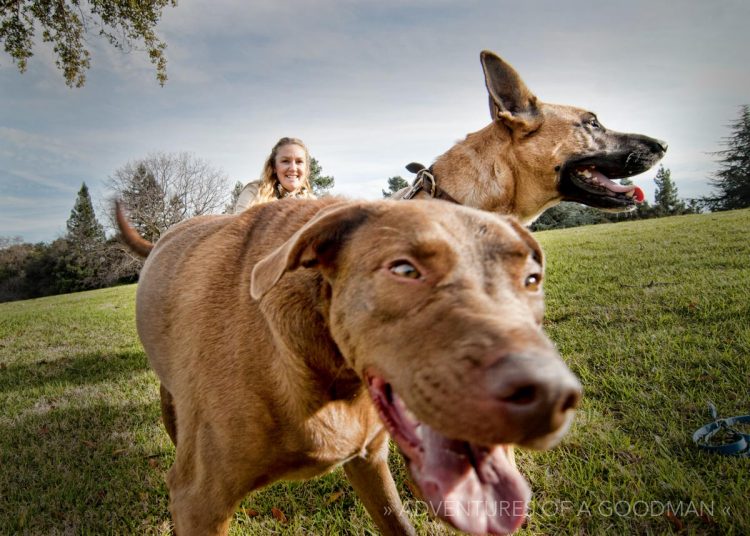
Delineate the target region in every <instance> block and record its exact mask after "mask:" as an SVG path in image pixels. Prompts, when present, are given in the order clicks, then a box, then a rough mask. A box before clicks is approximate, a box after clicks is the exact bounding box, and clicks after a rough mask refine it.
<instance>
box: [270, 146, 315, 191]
mask: <svg viewBox="0 0 750 536" xmlns="http://www.w3.org/2000/svg"><path fill="white" fill-rule="evenodd" d="M273 170H274V172H275V173H276V178H277V179H278V180H279V182H280V183H281V186H283V187H284V189H285V190H286V191H287V192H296V191H297V190H299V189H300V188H302V185H303V184H304V180H305V174H306V173H307V162H306V160H305V150H304V149H303V148H302V147H300V146H299V145H296V144H289V145H282V146H281V147H280V148H279V150H278V151H277V152H276V159H275V161H274V166H273Z"/></svg>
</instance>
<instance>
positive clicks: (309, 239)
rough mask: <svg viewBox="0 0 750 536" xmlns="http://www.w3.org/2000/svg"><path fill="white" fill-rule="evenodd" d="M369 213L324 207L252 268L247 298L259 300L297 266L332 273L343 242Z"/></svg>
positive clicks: (359, 206)
mask: <svg viewBox="0 0 750 536" xmlns="http://www.w3.org/2000/svg"><path fill="white" fill-rule="evenodd" d="M370 214H371V210H370V209H368V208H367V207H365V206H364V205H363V204H362V203H354V204H353V203H346V204H344V205H339V204H337V205H332V206H330V207H327V208H324V209H323V210H321V211H320V212H319V213H318V214H316V215H315V217H314V218H313V219H311V220H310V221H309V222H307V223H306V224H305V225H304V226H303V227H302V228H300V229H299V230H298V231H297V232H296V233H294V234H293V235H292V237H291V238H289V240H287V241H286V242H284V243H283V244H282V245H281V246H279V247H278V248H277V249H276V250H275V251H274V252H272V253H270V254H269V255H268V256H266V257H264V258H263V259H261V260H260V261H259V262H258V263H257V264H256V265H255V267H254V268H253V273H252V276H251V280H250V295H251V296H252V297H253V299H255V300H259V299H260V298H262V297H263V296H264V295H265V294H266V293H267V292H268V291H269V290H271V288H273V286H274V285H275V284H276V283H278V281H279V279H281V276H283V275H284V273H285V272H288V271H291V270H295V269H297V268H299V267H300V266H304V267H305V268H312V267H320V269H321V271H323V272H326V271H330V270H334V269H335V266H336V259H337V257H338V253H339V251H340V250H341V248H342V247H343V245H344V244H345V242H346V239H347V238H348V236H349V235H350V234H351V232H352V231H354V230H355V229H356V228H358V227H359V226H360V225H361V224H362V223H363V222H364V221H365V220H367V218H369V217H370Z"/></svg>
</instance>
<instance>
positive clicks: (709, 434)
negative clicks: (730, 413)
mask: <svg viewBox="0 0 750 536" xmlns="http://www.w3.org/2000/svg"><path fill="white" fill-rule="evenodd" d="M708 410H709V412H710V413H711V417H713V419H714V422H712V423H709V424H707V425H705V426H702V427H701V428H698V430H696V431H695V432H694V433H693V441H694V442H695V444H696V445H698V447H699V448H701V449H703V450H706V451H708V452H714V453H716V454H723V455H724V456H743V457H750V434H744V433H742V432H741V431H739V430H737V429H735V428H732V426H733V425H735V424H750V415H742V416H737V417H729V418H727V419H719V418H717V413H716V406H714V405H713V404H709V405H708ZM720 431H723V432H724V437H723V438H722V440H720V441H712V438H713V437H714V436H715V435H717V434H718V433H719V432H720Z"/></svg>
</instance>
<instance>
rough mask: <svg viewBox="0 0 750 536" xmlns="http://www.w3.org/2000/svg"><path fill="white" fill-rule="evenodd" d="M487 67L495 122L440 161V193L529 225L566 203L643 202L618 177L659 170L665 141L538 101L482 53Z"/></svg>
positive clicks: (613, 206)
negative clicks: (611, 127) (616, 129)
mask: <svg viewBox="0 0 750 536" xmlns="http://www.w3.org/2000/svg"><path fill="white" fill-rule="evenodd" d="M481 62H482V68H483V70H484V78H485V84H486V85H487V92H488V93H489V98H490V115H491V117H492V120H493V121H492V123H491V124H490V125H488V126H487V127H485V128H484V129H482V130H480V131H478V132H475V133H473V134H469V135H468V136H467V137H466V139H465V140H463V141H461V142H458V143H457V144H456V145H454V146H453V147H452V148H450V149H449V150H448V151H447V152H446V153H445V154H443V155H441V156H439V157H438V158H437V160H436V161H435V163H434V164H433V165H432V168H431V170H432V174H433V175H434V177H435V180H436V183H437V184H438V187H439V192H445V193H446V194H448V196H450V197H451V198H453V199H454V200H455V201H457V202H458V203H461V204H463V205H466V206H471V207H476V208H480V209H483V210H488V211H491V212H498V213H501V214H512V215H514V216H516V217H517V218H519V219H520V220H521V221H522V222H523V223H531V222H532V221H533V220H534V219H536V218H537V217H538V216H539V215H540V214H541V213H542V212H544V210H546V209H548V208H550V207H552V206H554V205H556V204H558V203H559V202H560V201H576V202H579V203H584V204H586V205H589V206H592V207H596V208H600V209H605V210H610V211H624V210H631V209H633V208H635V204H636V202H638V201H641V200H643V192H642V191H640V189H639V188H637V187H635V186H623V185H620V184H618V183H616V182H614V181H613V180H612V179H619V178H625V177H632V176H633V175H637V174H638V173H642V172H644V171H646V170H647V169H649V168H650V167H652V166H653V165H654V164H656V162H658V161H659V160H660V159H661V157H662V156H664V153H665V152H666V150H667V144H666V143H665V142H663V141H660V140H656V139H653V138H649V137H647V136H642V135H639V134H623V133H620V132H614V131H611V130H608V129H606V128H604V127H603V126H602V124H601V123H599V121H598V119H597V117H596V116H595V115H594V114H593V113H591V112H588V111H586V110H581V109H579V108H574V107H572V106H562V105H557V104H547V103H544V102H541V101H539V100H537V98H536V96H534V94H533V93H531V92H530V91H529V89H528V88H527V87H526V84H524V82H523V80H521V77H520V76H519V75H518V73H516V71H515V70H514V69H513V68H512V67H511V66H510V65H508V64H507V63H506V62H504V61H503V60H502V59H500V58H499V57H498V56H496V55H495V54H493V53H492V52H489V51H486V50H485V51H483V52H482V53H481ZM409 169H410V170H411V171H415V170H413V169H412V168H411V167H410V168H409ZM406 193H407V190H402V191H400V192H398V193H397V194H396V196H395V197H402V196H404V195H405V194H406ZM426 195H429V194H427V193H426V192H425V191H424V190H422V191H420V192H419V193H418V196H420V197H423V196H426Z"/></svg>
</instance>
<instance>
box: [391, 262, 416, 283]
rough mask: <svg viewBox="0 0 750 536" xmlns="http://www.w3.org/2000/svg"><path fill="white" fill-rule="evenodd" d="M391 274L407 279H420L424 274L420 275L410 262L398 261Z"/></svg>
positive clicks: (392, 267) (392, 266)
mask: <svg viewBox="0 0 750 536" xmlns="http://www.w3.org/2000/svg"><path fill="white" fill-rule="evenodd" d="M390 270H391V273H392V274H394V275H397V276H399V277H405V278H407V279H419V278H420V277H422V274H421V273H419V270H417V269H416V268H415V267H414V265H413V264H411V263H410V262H409V261H396V262H394V263H393V264H392V265H391V267H390Z"/></svg>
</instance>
